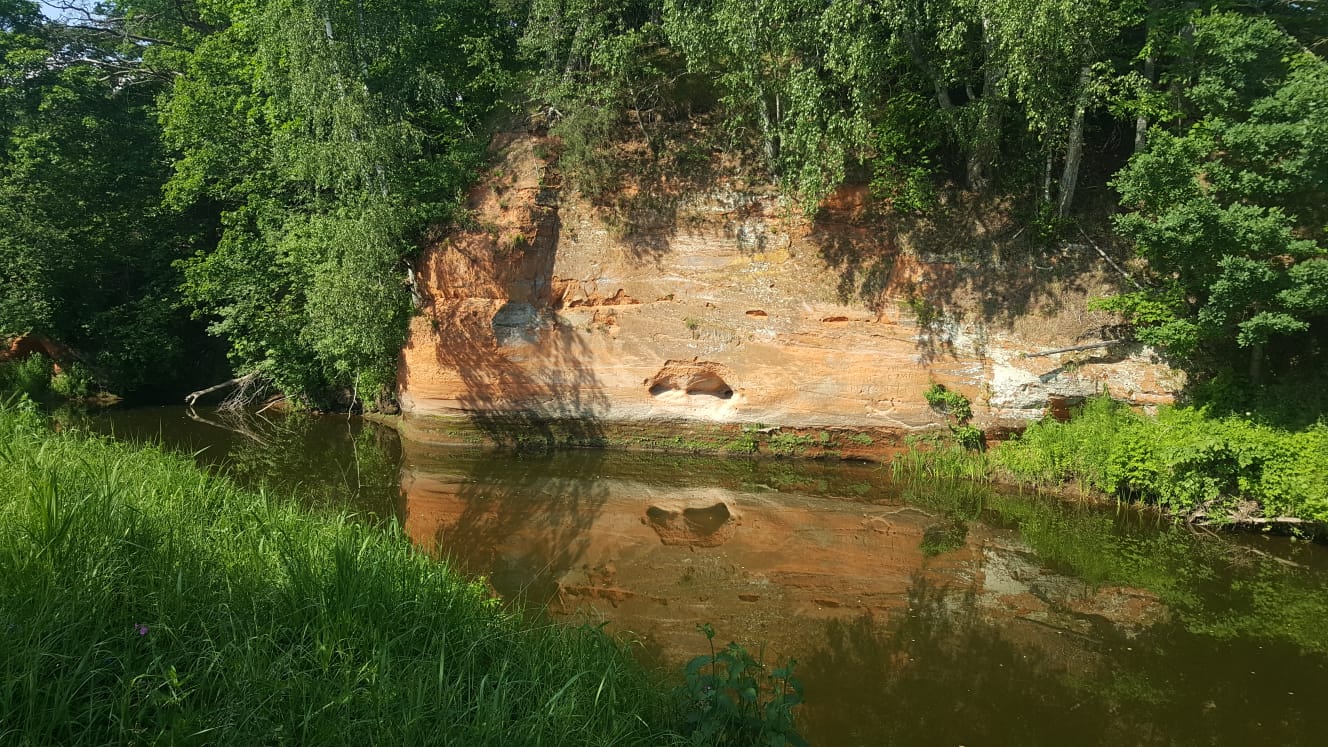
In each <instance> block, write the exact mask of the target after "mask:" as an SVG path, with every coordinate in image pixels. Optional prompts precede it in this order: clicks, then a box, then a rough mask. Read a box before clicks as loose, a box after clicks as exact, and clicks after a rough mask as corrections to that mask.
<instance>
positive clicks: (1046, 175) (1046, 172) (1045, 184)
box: [1042, 145, 1056, 205]
mask: <svg viewBox="0 0 1328 747" xmlns="http://www.w3.org/2000/svg"><path fill="white" fill-rule="evenodd" d="M1055 159H1056V152H1055V151H1054V150H1052V149H1051V146H1050V145H1048V146H1047V162H1046V163H1044V164H1043V165H1042V202H1043V203H1044V204H1047V205H1050V204H1051V166H1052V164H1053V163H1054V162H1055Z"/></svg>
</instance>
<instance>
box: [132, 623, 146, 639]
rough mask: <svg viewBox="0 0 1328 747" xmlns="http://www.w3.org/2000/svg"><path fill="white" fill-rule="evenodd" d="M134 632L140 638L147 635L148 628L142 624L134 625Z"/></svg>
mask: <svg viewBox="0 0 1328 747" xmlns="http://www.w3.org/2000/svg"><path fill="white" fill-rule="evenodd" d="M134 630H135V631H136V632H137V633H138V634H139V635H140V636H144V635H147V634H148V626H146V625H144V624H143V623H135V624H134Z"/></svg>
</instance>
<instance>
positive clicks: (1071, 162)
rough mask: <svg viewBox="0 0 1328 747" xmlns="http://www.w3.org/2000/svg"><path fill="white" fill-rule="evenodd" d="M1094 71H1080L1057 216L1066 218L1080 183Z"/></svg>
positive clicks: (1062, 173)
mask: <svg viewBox="0 0 1328 747" xmlns="http://www.w3.org/2000/svg"><path fill="white" fill-rule="evenodd" d="M1092 74H1093V70H1092V68H1090V67H1089V66H1088V65H1084V66H1083V68H1082V69H1081V70H1080V71H1079V95H1078V96H1077V97H1076V98H1075V102H1074V115H1073V116H1072V117H1071V118H1070V136H1069V138H1068V139H1067V141H1066V143H1065V169H1064V170H1063V171H1062V172H1061V183H1060V195H1059V200H1058V201H1057V205H1056V215H1057V216H1059V217H1061V218H1064V217H1065V216H1066V215H1068V214H1069V212H1070V206H1071V205H1072V204H1073V203H1074V188H1075V186H1076V184H1077V183H1078V181H1079V163H1080V162H1081V161H1082V160H1083V155H1084V114H1085V113H1086V112H1087V111H1088V96H1089V93H1090V90H1089V83H1090V82H1091V81H1092Z"/></svg>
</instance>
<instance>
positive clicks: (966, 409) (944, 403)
mask: <svg viewBox="0 0 1328 747" xmlns="http://www.w3.org/2000/svg"><path fill="white" fill-rule="evenodd" d="M923 396H924V397H926V399H927V404H928V405H930V406H931V408H932V409H933V410H936V411H937V412H940V413H943V414H944V415H946V416H947V418H946V422H947V424H948V425H949V426H950V432H951V433H952V434H954V438H955V441H957V442H958V443H959V445H960V446H963V447H964V448H966V449H979V450H980V449H981V448H982V446H983V443H984V442H983V438H982V429H981V428H978V427H977V426H974V425H969V422H968V421H969V420H971V419H972V418H973V405H972V404H971V403H970V402H969V401H968V397H965V396H964V395H962V394H960V393H959V392H952V391H950V390H949V389H946V388H945V385H944V384H932V385H931V388H930V389H928V390H927V393H926V394H924V395H923Z"/></svg>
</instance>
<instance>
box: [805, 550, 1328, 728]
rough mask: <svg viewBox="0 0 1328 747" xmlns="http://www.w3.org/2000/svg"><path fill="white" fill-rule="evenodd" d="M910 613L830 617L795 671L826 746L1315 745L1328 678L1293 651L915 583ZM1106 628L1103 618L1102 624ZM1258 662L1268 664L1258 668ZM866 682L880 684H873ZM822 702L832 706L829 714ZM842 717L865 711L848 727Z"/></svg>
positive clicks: (810, 724) (809, 717) (808, 722)
mask: <svg viewBox="0 0 1328 747" xmlns="http://www.w3.org/2000/svg"><path fill="white" fill-rule="evenodd" d="M908 602H909V603H908V611H907V613H906V614H904V615H902V616H901V617H899V618H896V619H891V620H890V621H889V622H888V623H886V624H884V625H882V624H881V623H879V622H875V621H873V620H872V619H870V618H869V617H865V616H864V617H860V618H857V619H855V620H851V621H843V620H831V621H829V622H827V623H826V629H825V635H824V638H823V639H822V640H824V641H826V643H825V645H824V647H823V648H821V649H819V650H817V651H815V652H813V653H812V654H811V655H809V656H806V657H805V658H804V659H803V661H802V662H801V663H800V665H799V667H798V669H797V670H796V673H797V674H798V676H800V677H801V678H802V681H803V683H804V685H805V687H806V692H807V698H808V706H807V707H806V710H805V712H804V713H803V714H802V715H801V716H800V718H802V719H803V720H802V722H801V725H802V726H803V728H804V732H805V733H806V734H807V736H808V737H809V738H811V739H812V740H813V741H815V742H817V743H824V744H845V745H869V744H871V745H875V744H1010V745H1034V744H1046V745H1060V744H1099V745H1154V744H1155V745H1164V744H1229V745H1252V744H1267V745H1292V744H1306V745H1308V744H1314V743H1318V738H1317V736H1316V734H1315V730H1314V729H1313V728H1312V723H1313V722H1312V720H1311V719H1313V718H1316V715H1315V714H1317V711H1314V710H1313V699H1312V698H1301V699H1299V700H1298V699H1297V698H1296V696H1295V693H1302V692H1303V693H1310V692H1317V691H1320V690H1321V689H1322V688H1323V686H1324V685H1325V682H1326V681H1328V680H1326V679H1325V678H1328V672H1325V671H1324V669H1323V667H1322V666H1321V665H1320V666H1319V667H1318V668H1317V669H1315V668H1314V667H1312V666H1310V667H1307V666H1306V664H1307V663H1308V662H1307V661H1306V660H1305V659H1303V658H1302V657H1301V656H1300V654H1298V653H1297V652H1296V651H1295V650H1294V649H1293V647H1290V646H1286V645H1280V644H1274V643H1271V642H1269V643H1267V644H1265V645H1264V646H1263V647H1261V648H1260V649H1258V650H1256V649H1255V647H1253V646H1244V647H1236V646H1230V645H1227V644H1224V643H1223V642H1222V641H1220V640H1218V639H1216V638H1210V637H1206V636H1199V635H1195V634H1192V633H1187V632H1185V631H1183V630H1182V629H1180V628H1179V626H1177V625H1174V624H1160V625H1156V626H1154V627H1152V628H1150V629H1148V630H1146V631H1144V632H1142V633H1140V634H1139V636H1138V637H1136V638H1127V637H1126V636H1125V635H1124V634H1123V633H1121V632H1119V631H1114V630H1112V629H1111V628H1110V626H1109V625H1106V624H1105V623H1103V624H1098V625H1095V626H1094V631H1093V633H1092V634H1091V635H1085V634H1080V633H1075V632H1073V631H1060V630H1053V629H1051V628H1049V627H1046V626H1044V625H1043V624H1041V623H1039V622H1038V621H1036V620H1034V619H1031V618H1015V619H1012V620H996V619H991V618H990V613H988V612H986V611H985V610H984V609H983V607H982V604H981V601H980V599H979V598H978V596H977V595H975V594H973V593H951V592H949V591H948V590H947V589H946V588H944V587H938V586H936V585H934V584H932V583H929V582H928V581H926V580H925V579H923V578H922V577H921V576H919V577H917V578H915V580H914V582H913V584H912V586H911V588H910V589H909V595H908ZM1099 622H1102V621H1099ZM1251 654H1254V655H1257V657H1258V660H1252V659H1251ZM864 683H871V686H870V687H864ZM819 702H827V703H829V702H833V703H834V706H833V708H825V709H821V710H818V709H817V707H816V705H817V703H819ZM845 713H854V714H859V718H857V719H855V720H851V721H847V720H845V719H844V718H843V716H842V715H843V714H845Z"/></svg>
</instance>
